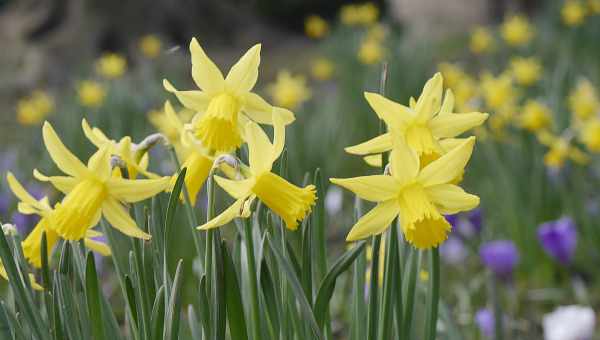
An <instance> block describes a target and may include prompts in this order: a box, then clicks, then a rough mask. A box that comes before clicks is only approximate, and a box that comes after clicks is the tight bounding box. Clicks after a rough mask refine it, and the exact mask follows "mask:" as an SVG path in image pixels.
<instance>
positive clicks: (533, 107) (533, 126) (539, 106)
mask: <svg viewBox="0 0 600 340" xmlns="http://www.w3.org/2000/svg"><path fill="white" fill-rule="evenodd" d="M518 123H519V125H520V126H521V127H522V128H524V129H526V130H529V131H531V132H538V131H540V130H543V129H547V128H549V127H551V126H552V111H551V110H550V108H549V107H548V106H547V105H545V104H543V103H540V102H539V101H537V100H531V99H530V100H528V101H527V102H525V105H524V106H523V109H522V113H521V114H520V115H519V116H518Z"/></svg>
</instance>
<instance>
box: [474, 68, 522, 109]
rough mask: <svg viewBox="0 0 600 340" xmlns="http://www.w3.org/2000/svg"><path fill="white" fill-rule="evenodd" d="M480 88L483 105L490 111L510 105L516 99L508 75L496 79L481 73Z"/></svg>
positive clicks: (488, 74) (487, 73) (515, 92)
mask: <svg viewBox="0 0 600 340" xmlns="http://www.w3.org/2000/svg"><path fill="white" fill-rule="evenodd" d="M480 88H481V91H482V95H483V98H484V100H485V104H486V105H487V107H489V108H490V109H492V110H498V109H500V108H501V107H503V106H505V105H512V103H513V102H514V101H515V99H516V97H517V91H516V89H515V87H514V85H513V81H512V77H511V76H510V74H508V73H502V74H500V75H499V76H497V77H494V76H493V75H492V74H491V73H489V72H485V73H483V75H482V76H481V83H480Z"/></svg>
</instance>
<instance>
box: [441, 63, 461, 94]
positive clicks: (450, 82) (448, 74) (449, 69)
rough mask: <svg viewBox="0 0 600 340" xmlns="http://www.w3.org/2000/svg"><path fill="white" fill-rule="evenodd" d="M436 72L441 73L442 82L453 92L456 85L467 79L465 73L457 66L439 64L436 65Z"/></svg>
mask: <svg viewBox="0 0 600 340" xmlns="http://www.w3.org/2000/svg"><path fill="white" fill-rule="evenodd" d="M438 70H439V71H440V72H441V73H442V76H444V82H445V83H446V86H448V87H449V88H450V89H452V90H455V89H456V87H457V86H458V84H460V82H461V81H462V80H464V79H465V78H466V77H468V76H467V74H466V73H465V71H464V70H463V69H462V68H461V67H460V66H459V65H458V64H453V63H447V62H444V63H440V64H439V65H438Z"/></svg>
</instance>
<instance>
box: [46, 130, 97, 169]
mask: <svg viewBox="0 0 600 340" xmlns="http://www.w3.org/2000/svg"><path fill="white" fill-rule="evenodd" d="M42 134H43V137H44V144H46V149H48V153H49V154H50V157H51V158H52V160H53V161H54V163H55V164H56V166H57V167H58V168H59V169H60V170H61V171H62V172H64V173H65V174H67V175H71V176H73V177H84V176H86V175H87V174H89V171H88V169H87V168H86V167H85V165H84V164H83V163H82V162H81V161H80V160H79V158H77V157H75V155H73V154H72V153H71V151H69V149H67V147H66V146H65V145H64V144H63V143H62V141H61V140H60V138H58V135H57V134H56V132H55V131H54V129H53V128H52V125H50V123H48V122H45V123H44V127H43V128H42Z"/></svg>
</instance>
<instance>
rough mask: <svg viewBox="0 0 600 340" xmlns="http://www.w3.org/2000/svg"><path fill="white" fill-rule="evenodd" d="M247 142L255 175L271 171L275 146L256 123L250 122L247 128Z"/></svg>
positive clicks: (251, 167)
mask: <svg viewBox="0 0 600 340" xmlns="http://www.w3.org/2000/svg"><path fill="white" fill-rule="evenodd" d="M245 137H246V142H247V143H248V154H249V157H248V158H249V162H250V169H251V170H252V172H253V173H254V174H255V175H258V174H260V173H262V172H264V171H269V170H271V166H272V155H273V146H272V145H271V141H269V137H267V135H266V134H265V132H264V131H263V130H262V129H261V128H260V126H258V124H256V123H254V122H248V123H247V124H246V128H245Z"/></svg>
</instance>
